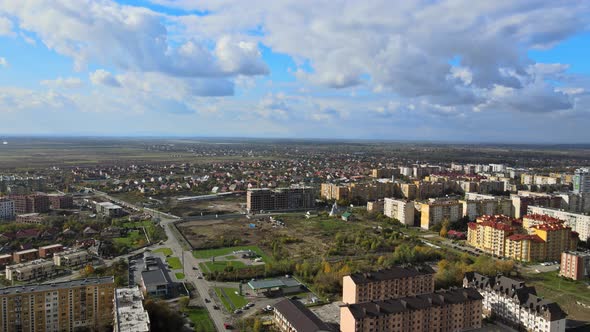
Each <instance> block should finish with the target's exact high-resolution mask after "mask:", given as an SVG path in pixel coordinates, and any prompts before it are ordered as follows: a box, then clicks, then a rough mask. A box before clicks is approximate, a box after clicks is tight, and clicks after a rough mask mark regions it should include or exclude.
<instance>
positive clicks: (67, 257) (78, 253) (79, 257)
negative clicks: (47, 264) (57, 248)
mask: <svg viewBox="0 0 590 332" xmlns="http://www.w3.org/2000/svg"><path fill="white" fill-rule="evenodd" d="M90 261H92V256H91V255H90V254H89V253H88V251H86V250H80V249H70V250H66V251H62V252H57V253H55V254H53V263H54V264H55V265H57V266H67V267H73V266H82V265H85V264H87V263H89V262H90Z"/></svg>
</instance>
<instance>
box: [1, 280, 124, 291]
mask: <svg viewBox="0 0 590 332" xmlns="http://www.w3.org/2000/svg"><path fill="white" fill-rule="evenodd" d="M114 281H115V280H114V277H99V278H88V279H78V280H72V281H64V282H57V283H51V284H37V285H27V286H14V287H6V288H0V295H9V294H19V293H20V294H22V293H33V292H45V291H48V290H54V289H67V288H73V287H82V286H96V285H104V284H113V283H114Z"/></svg>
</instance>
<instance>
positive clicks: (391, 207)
mask: <svg viewBox="0 0 590 332" xmlns="http://www.w3.org/2000/svg"><path fill="white" fill-rule="evenodd" d="M414 210H415V209H414V202H412V201H408V200H399V199H393V198H386V199H385V200H384V205H383V214H384V215H386V216H387V217H389V218H394V219H397V220H399V221H400V222H401V223H402V224H404V225H410V226H413V225H414Z"/></svg>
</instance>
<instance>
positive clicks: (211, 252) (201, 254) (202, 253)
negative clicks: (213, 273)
mask: <svg viewBox="0 0 590 332" xmlns="http://www.w3.org/2000/svg"><path fill="white" fill-rule="evenodd" d="M237 250H252V251H254V252H255V253H257V254H258V255H259V256H260V257H262V260H264V261H265V262H268V261H269V260H270V259H269V257H268V256H267V255H266V254H265V253H264V252H263V251H262V250H261V249H260V248H258V247H257V246H239V247H226V248H216V249H203V250H196V251H193V256H195V258H211V257H217V256H224V255H229V254H233V252H234V251H237ZM233 257H235V256H233Z"/></svg>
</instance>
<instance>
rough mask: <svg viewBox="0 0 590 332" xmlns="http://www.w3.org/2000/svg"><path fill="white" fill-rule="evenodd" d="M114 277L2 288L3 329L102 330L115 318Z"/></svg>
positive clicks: (9, 331)
mask: <svg viewBox="0 0 590 332" xmlns="http://www.w3.org/2000/svg"><path fill="white" fill-rule="evenodd" d="M113 293H114V283H113V277H102V278H90V279H80V280H73V281H68V282H61V283H53V284H42V285H30V286H17V287H8V288H2V289H0V311H1V313H0V330H2V331H4V332H21V331H22V332H41V331H67V332H73V331H77V330H83V329H90V330H99V329H100V328H101V327H102V328H104V327H106V326H108V325H110V324H111V323H112V321H113Z"/></svg>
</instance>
